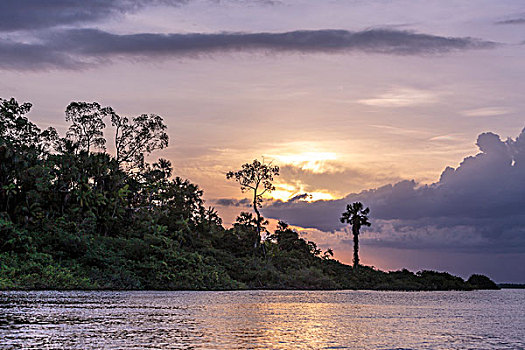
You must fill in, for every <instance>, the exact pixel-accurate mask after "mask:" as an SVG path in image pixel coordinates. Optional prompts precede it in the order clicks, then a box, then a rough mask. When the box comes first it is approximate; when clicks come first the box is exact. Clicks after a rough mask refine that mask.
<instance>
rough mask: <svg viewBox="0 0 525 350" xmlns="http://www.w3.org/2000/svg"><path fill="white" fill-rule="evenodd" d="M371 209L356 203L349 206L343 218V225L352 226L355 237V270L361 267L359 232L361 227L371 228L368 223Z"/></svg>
mask: <svg viewBox="0 0 525 350" xmlns="http://www.w3.org/2000/svg"><path fill="white" fill-rule="evenodd" d="M369 213H370V209H369V208H366V209H363V203H361V202H354V203H352V204H347V206H346V211H345V212H344V213H343V214H342V216H341V219H340V220H341V222H342V223H343V224H345V223H346V224H350V225H351V226H352V234H353V235H354V269H357V267H358V266H359V230H360V229H361V226H370V222H369V221H368V214H369Z"/></svg>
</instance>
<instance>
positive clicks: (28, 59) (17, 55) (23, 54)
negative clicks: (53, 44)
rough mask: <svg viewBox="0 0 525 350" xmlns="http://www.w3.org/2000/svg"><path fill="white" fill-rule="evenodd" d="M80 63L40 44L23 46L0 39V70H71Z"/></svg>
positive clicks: (23, 44)
mask: <svg viewBox="0 0 525 350" xmlns="http://www.w3.org/2000/svg"><path fill="white" fill-rule="evenodd" d="M80 64H81V63H80V62H77V61H75V60H72V59H71V58H70V57H69V56H68V55H66V54H63V53H60V52H57V51H54V50H49V48H48V47H47V46H45V45H41V44H25V43H18V42H13V41H10V40H2V39H0V69H1V68H7V69H14V70H41V69H46V68H56V67H61V68H73V67H75V68H76V67H79V65H80Z"/></svg>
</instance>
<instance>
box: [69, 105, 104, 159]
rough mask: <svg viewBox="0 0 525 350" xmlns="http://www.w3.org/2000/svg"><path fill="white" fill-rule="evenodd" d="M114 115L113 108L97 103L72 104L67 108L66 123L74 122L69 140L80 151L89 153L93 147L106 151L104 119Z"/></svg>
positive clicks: (70, 128)
mask: <svg viewBox="0 0 525 350" xmlns="http://www.w3.org/2000/svg"><path fill="white" fill-rule="evenodd" d="M112 113H113V110H112V109H111V107H104V108H103V107H101V106H100V104H98V103H97V102H92V103H87V102H71V103H70V104H69V106H67V108H66V121H70V122H72V124H71V126H70V127H69V130H68V131H67V138H69V139H71V140H73V141H74V142H75V144H76V147H77V148H78V150H79V151H86V152H88V153H89V151H90V150H91V147H92V146H93V147H96V148H99V149H102V150H105V144H106V139H104V132H103V130H104V128H105V127H106V124H105V123H104V117H106V116H108V115H110V114H112Z"/></svg>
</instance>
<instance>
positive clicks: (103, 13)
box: [0, 0, 186, 32]
mask: <svg viewBox="0 0 525 350" xmlns="http://www.w3.org/2000/svg"><path fill="white" fill-rule="evenodd" d="M185 2H186V1H185V0H152V1H148V0H89V1H86V0H2V1H0V32H12V31H18V30H34V29H43V28H52V27H56V26H63V25H73V24H78V23H90V22H97V21H100V20H102V19H105V18H108V17H113V16H116V15H122V14H125V13H128V12H135V11H137V10H138V9H140V8H142V7H144V6H147V5H161V4H165V5H178V4H181V3H185Z"/></svg>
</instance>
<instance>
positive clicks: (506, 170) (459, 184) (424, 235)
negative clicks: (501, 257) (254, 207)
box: [263, 129, 525, 252]
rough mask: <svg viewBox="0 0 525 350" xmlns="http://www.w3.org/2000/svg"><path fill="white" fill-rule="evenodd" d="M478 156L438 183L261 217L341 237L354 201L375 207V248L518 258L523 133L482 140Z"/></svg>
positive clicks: (283, 208)
mask: <svg viewBox="0 0 525 350" xmlns="http://www.w3.org/2000/svg"><path fill="white" fill-rule="evenodd" d="M477 146H478V148H479V150H480V153H478V154H477V155H476V156H471V157H467V158H465V159H464V160H463V162H462V163H461V164H460V165H459V166H458V167H457V168H455V169H454V168H451V167H447V168H446V169H445V170H444V171H443V173H442V174H441V178H440V180H439V181H438V182H436V183H433V184H430V185H418V184H417V183H415V182H414V181H407V180H405V181H401V182H398V183H396V184H393V185H386V186H383V187H380V188H376V189H372V190H367V191H362V192H360V193H353V194H350V195H348V196H346V197H345V198H343V199H341V200H332V201H319V202H313V203H307V202H275V203H273V204H271V205H269V206H267V207H266V208H264V211H263V212H264V215H265V216H267V217H270V218H279V219H282V220H285V221H287V222H289V223H290V224H292V225H297V226H302V227H312V228H317V229H320V230H323V231H334V230H341V229H342V228H343V226H342V225H341V224H340V223H339V217H340V215H341V213H342V212H343V211H344V208H345V205H346V204H347V203H349V202H354V201H361V202H363V203H364V204H365V205H367V206H369V207H370V210H371V217H372V223H373V226H372V228H371V229H369V230H368V231H367V233H366V234H365V235H364V237H363V239H364V242H367V244H371V245H378V246H385V247H396V248H414V249H415V248H417V249H420V248H425V249H430V248H432V249H452V250H462V251H476V252H480V251H483V252H520V251H523V249H525V212H524V211H523V208H525V129H524V130H523V131H522V133H521V134H520V135H519V136H518V137H517V138H516V139H508V140H507V141H502V140H501V139H500V137H499V136H498V135H496V134H493V133H490V132H488V133H484V134H481V135H479V137H478V140H477Z"/></svg>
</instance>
